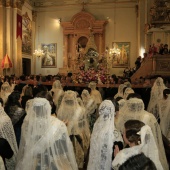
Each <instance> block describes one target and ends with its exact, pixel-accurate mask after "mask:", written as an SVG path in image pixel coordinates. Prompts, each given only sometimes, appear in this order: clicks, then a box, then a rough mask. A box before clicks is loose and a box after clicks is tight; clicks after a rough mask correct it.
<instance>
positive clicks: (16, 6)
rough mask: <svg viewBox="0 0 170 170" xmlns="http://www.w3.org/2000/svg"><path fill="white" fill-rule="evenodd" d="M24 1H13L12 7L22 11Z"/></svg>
mask: <svg viewBox="0 0 170 170" xmlns="http://www.w3.org/2000/svg"><path fill="white" fill-rule="evenodd" d="M24 2H25V0H14V2H13V7H14V8H18V9H20V10H22V6H23V5H24Z"/></svg>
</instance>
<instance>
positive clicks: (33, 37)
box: [31, 11, 37, 74]
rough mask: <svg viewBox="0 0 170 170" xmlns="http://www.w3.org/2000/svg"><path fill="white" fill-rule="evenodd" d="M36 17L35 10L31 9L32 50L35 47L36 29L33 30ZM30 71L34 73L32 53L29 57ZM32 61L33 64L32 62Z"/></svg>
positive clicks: (34, 58)
mask: <svg viewBox="0 0 170 170" xmlns="http://www.w3.org/2000/svg"><path fill="white" fill-rule="evenodd" d="M36 18H37V12H36V11H32V39H33V41H32V49H33V51H34V49H35V36H36V31H35V28H36ZM31 63H32V64H31V73H33V74H36V64H37V63H36V57H34V56H33V55H32V57H31ZM33 63H34V64H33Z"/></svg>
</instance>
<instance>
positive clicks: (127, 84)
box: [124, 81, 132, 87]
mask: <svg viewBox="0 0 170 170" xmlns="http://www.w3.org/2000/svg"><path fill="white" fill-rule="evenodd" d="M124 85H125V86H126V87H132V85H131V83H130V82H129V81H126V82H124Z"/></svg>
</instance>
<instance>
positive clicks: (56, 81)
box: [51, 80, 63, 91]
mask: <svg viewBox="0 0 170 170" xmlns="http://www.w3.org/2000/svg"><path fill="white" fill-rule="evenodd" d="M55 89H61V90H63V87H62V84H61V82H60V81H59V80H55V81H54V82H53V85H52V89H51V90H52V91H53V90H55Z"/></svg>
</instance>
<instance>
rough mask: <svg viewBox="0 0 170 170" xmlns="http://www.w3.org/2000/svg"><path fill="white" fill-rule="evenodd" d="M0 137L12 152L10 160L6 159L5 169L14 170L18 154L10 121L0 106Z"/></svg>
mask: <svg viewBox="0 0 170 170" xmlns="http://www.w3.org/2000/svg"><path fill="white" fill-rule="evenodd" d="M0 137H2V138H4V139H6V140H7V141H8V143H9V145H10V147H11V149H12V151H13V152H14V154H13V156H12V158H10V159H6V165H7V169H8V170H14V167H15V163H16V156H17V153H18V147H17V142H16V137H15V133H14V129H13V125H12V122H11V119H10V118H9V117H8V115H7V114H6V113H5V112H4V108H3V107H2V106H1V105H0Z"/></svg>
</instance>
